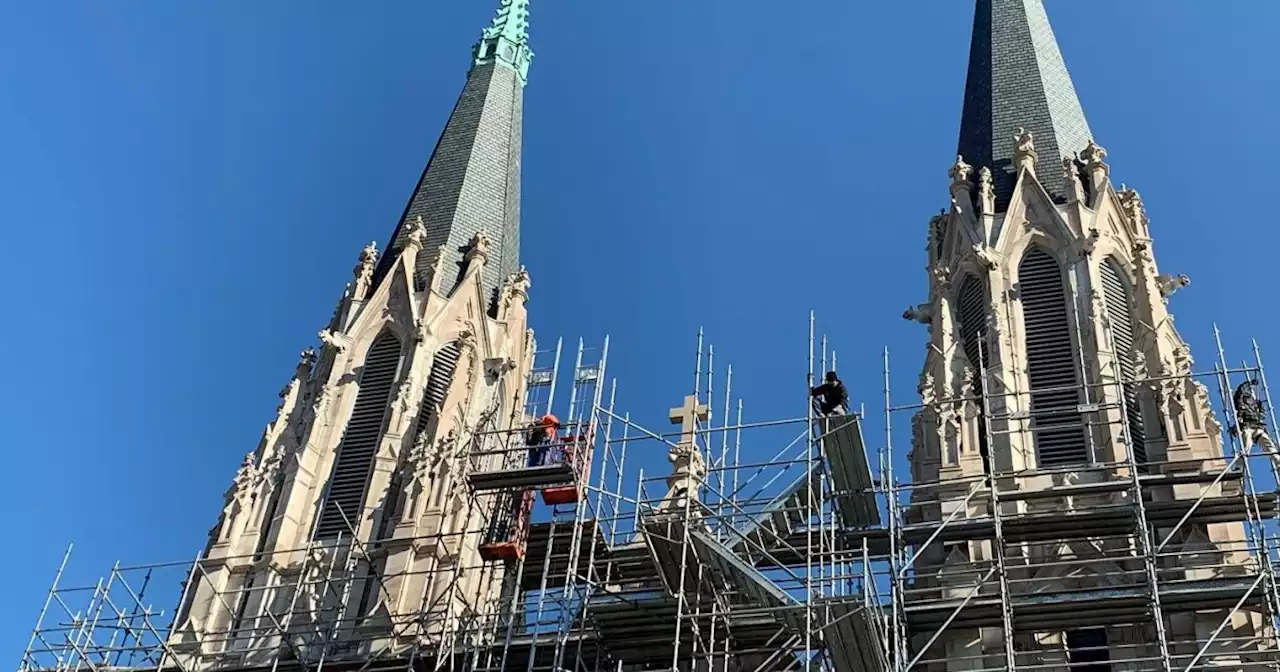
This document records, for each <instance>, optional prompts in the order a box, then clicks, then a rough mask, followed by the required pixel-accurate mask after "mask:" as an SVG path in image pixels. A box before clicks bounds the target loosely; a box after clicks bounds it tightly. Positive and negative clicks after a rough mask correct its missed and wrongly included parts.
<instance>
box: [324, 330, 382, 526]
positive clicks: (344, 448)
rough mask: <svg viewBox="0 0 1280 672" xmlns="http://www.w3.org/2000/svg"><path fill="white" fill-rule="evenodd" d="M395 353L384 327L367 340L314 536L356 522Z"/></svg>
mask: <svg viewBox="0 0 1280 672" xmlns="http://www.w3.org/2000/svg"><path fill="white" fill-rule="evenodd" d="M400 359H401V358H400V339H398V338H396V336H395V334H393V333H391V332H390V331H383V332H382V333H381V334H379V335H378V337H377V338H376V339H374V341H373V345H371V346H369V352H368V354H367V355H366V356H365V360H364V366H362V367H361V370H360V381H359V389H360V392H359V393H358V394H357V395H356V403H355V407H354V408H353V409H352V411H351V419H350V420H348V421H347V428H346V431H345V432H344V433H343V435H342V443H340V444H339V445H338V454H337V457H336V458H335V459H334V461H333V471H332V472H331V473H330V475H329V484H328V489H327V493H326V494H325V502H324V506H323V507H321V509H320V520H319V521H318V522H317V524H316V531H315V538H316V539H326V538H331V537H335V536H338V535H339V534H346V533H349V530H348V528H347V520H350V521H351V524H352V526H358V525H359V524H360V519H361V517H362V515H363V513H364V499H365V494H366V493H365V491H366V490H367V489H368V487H369V475H370V473H372V471H373V459H374V455H376V454H377V452H378V439H379V438H380V437H381V436H382V430H383V427H384V426H385V425H386V422H387V411H388V409H389V408H390V402H391V392H392V388H393V387H394V386H395V381H396V377H397V374H398V373H399V372H400ZM344 514H345V519H344Z"/></svg>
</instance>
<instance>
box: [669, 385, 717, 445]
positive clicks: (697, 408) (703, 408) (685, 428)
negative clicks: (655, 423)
mask: <svg viewBox="0 0 1280 672" xmlns="http://www.w3.org/2000/svg"><path fill="white" fill-rule="evenodd" d="M669 417H670V419H671V424H673V425H680V444H681V445H685V444H688V445H693V444H694V441H693V437H694V432H695V431H697V429H698V422H701V421H706V419H707V417H709V416H708V415H707V405H706V404H699V403H698V398H697V397H695V396H693V395H689V396H687V397H685V398H684V404H683V405H681V406H677V407H676V408H673V409H671V411H670V415H669Z"/></svg>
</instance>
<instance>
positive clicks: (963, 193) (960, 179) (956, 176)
mask: <svg viewBox="0 0 1280 672" xmlns="http://www.w3.org/2000/svg"><path fill="white" fill-rule="evenodd" d="M972 175H973V166H970V165H969V164H967V163H965V162H964V157H963V156H957V157H956V162H955V164H954V165H952V166H951V169H950V170H948V171H947V176H948V177H950V178H951V205H952V207H959V208H967V207H968V206H969V203H970V202H971V198H970V196H969V193H970V190H971V189H972V188H973V184H972V183H971V182H970V181H969V178H970V176H972Z"/></svg>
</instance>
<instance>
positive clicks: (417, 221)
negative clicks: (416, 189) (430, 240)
mask: <svg viewBox="0 0 1280 672" xmlns="http://www.w3.org/2000/svg"><path fill="white" fill-rule="evenodd" d="M426 240H427V224H426V222H423V221H422V215H418V216H417V217H414V218H413V220H412V221H410V222H409V226H408V228H407V229H406V230H405V234H404V242H405V246H406V248H413V249H414V250H420V249H422V244H423V243H424V242H426Z"/></svg>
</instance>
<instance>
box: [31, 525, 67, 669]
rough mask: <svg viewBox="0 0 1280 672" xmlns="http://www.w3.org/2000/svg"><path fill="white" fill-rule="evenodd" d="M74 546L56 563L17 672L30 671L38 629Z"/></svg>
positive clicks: (47, 610)
mask: <svg viewBox="0 0 1280 672" xmlns="http://www.w3.org/2000/svg"><path fill="white" fill-rule="evenodd" d="M74 546H75V545H74V544H67V550H66V551H64V552H63V554H62V562H60V563H58V571H57V572H56V573H54V575H53V583H52V584H51V585H50V586H49V592H47V593H45V596H44V605H43V606H41V607H40V615H39V616H37V617H36V625H35V627H34V628H32V629H31V638H30V639H28V640H27V650H26V651H24V652H23V654H22V663H21V664H20V665H18V669H19V671H23V670H30V669H32V662H33V661H32V658H31V648H32V647H34V646H35V644H36V638H37V637H38V636H39V635H40V628H41V626H43V625H44V617H45V614H47V613H48V612H49V603H50V602H52V601H53V595H54V593H56V592H58V582H60V581H61V580H62V572H63V571H65V570H66V568H67V560H69V559H70V558H71V549H72V548H73V547H74Z"/></svg>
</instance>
